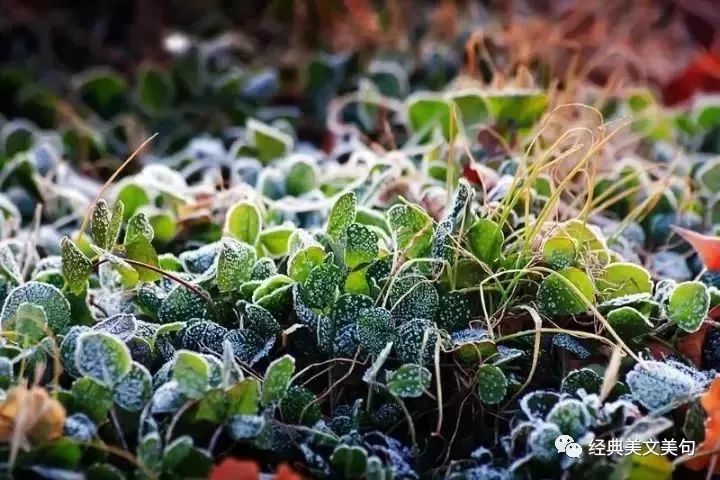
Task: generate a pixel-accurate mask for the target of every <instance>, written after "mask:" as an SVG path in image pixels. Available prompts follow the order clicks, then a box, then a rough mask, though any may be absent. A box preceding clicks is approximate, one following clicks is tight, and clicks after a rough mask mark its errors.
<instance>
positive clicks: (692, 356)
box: [675, 324, 710, 368]
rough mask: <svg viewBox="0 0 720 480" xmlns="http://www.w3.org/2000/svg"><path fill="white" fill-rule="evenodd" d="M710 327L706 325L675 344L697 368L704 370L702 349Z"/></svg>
mask: <svg viewBox="0 0 720 480" xmlns="http://www.w3.org/2000/svg"><path fill="white" fill-rule="evenodd" d="M709 329H710V327H709V326H708V325H707V324H705V325H703V326H702V327H700V330H698V331H697V332H693V333H691V334H689V335H685V336H684V337H682V338H679V339H678V340H677V342H676V343H675V346H676V347H677V349H678V351H679V352H680V353H682V354H683V355H685V356H686V357H687V358H688V359H689V360H690V361H692V362H693V363H694V364H695V366H696V367H698V368H702V347H703V344H704V343H705V336H706V335H707V331H708V330H709Z"/></svg>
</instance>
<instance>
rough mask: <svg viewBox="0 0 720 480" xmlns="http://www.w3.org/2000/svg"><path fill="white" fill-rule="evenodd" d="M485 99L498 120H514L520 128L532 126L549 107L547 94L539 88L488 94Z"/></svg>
mask: <svg viewBox="0 0 720 480" xmlns="http://www.w3.org/2000/svg"><path fill="white" fill-rule="evenodd" d="M485 101H486V103H487V106H488V109H489V110H490V114H491V115H492V117H493V118H495V120H496V121H497V122H499V123H502V124H505V123H508V122H514V124H515V125H517V126H518V127H520V128H529V127H532V125H533V124H534V123H535V122H537V121H538V120H539V119H540V117H541V116H542V114H543V113H545V110H546V109H547V107H548V97H547V94H546V93H545V92H543V91H539V90H516V91H506V92H498V93H493V94H491V95H487V96H486V97H485Z"/></svg>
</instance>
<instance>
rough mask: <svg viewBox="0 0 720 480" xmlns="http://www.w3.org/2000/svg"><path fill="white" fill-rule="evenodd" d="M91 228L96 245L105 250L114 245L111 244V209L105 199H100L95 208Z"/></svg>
mask: <svg viewBox="0 0 720 480" xmlns="http://www.w3.org/2000/svg"><path fill="white" fill-rule="evenodd" d="M90 230H91V232H92V239H93V242H95V245H97V246H98V247H100V248H102V249H104V250H109V249H110V248H111V247H112V245H110V209H109V208H108V205H107V202H105V200H103V199H100V200H98V201H97V203H96V204H95V208H93V212H92V222H91V224H90Z"/></svg>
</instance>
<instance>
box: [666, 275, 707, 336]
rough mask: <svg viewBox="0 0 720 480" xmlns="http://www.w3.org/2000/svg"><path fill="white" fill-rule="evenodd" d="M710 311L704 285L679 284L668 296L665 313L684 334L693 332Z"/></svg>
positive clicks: (692, 283)
mask: <svg viewBox="0 0 720 480" xmlns="http://www.w3.org/2000/svg"><path fill="white" fill-rule="evenodd" d="M709 309H710V294H709V293H708V290H707V287H706V286H705V284H704V283H700V282H683V283H679V284H678V285H677V286H676V287H675V289H674V290H673V291H672V293H671V294H670V299H669V300H668V307H667V313H668V318H669V319H670V321H672V322H675V323H676V324H677V326H678V327H680V328H681V329H683V330H685V331H686V332H695V331H697V330H698V329H699V328H700V325H702V322H703V320H705V317H707V315H708V311H709Z"/></svg>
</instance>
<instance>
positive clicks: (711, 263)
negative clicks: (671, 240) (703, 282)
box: [672, 226, 720, 271]
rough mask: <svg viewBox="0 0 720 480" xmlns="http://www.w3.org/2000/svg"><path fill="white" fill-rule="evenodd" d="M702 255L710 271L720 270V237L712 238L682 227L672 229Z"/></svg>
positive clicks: (701, 257)
mask: <svg viewBox="0 0 720 480" xmlns="http://www.w3.org/2000/svg"><path fill="white" fill-rule="evenodd" d="M672 228H673V230H675V233H677V234H678V235H680V236H681V237H682V238H683V239H685V241H686V242H688V243H689V244H690V245H692V247H693V249H695V251H696V252H697V253H698V255H700V259H701V260H702V261H703V263H704V264H705V266H706V267H707V269H708V270H712V271H717V270H720V237H711V236H710V235H703V234H701V233H697V232H693V231H692V230H687V229H685V228H680V227H675V226H673V227H672Z"/></svg>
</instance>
